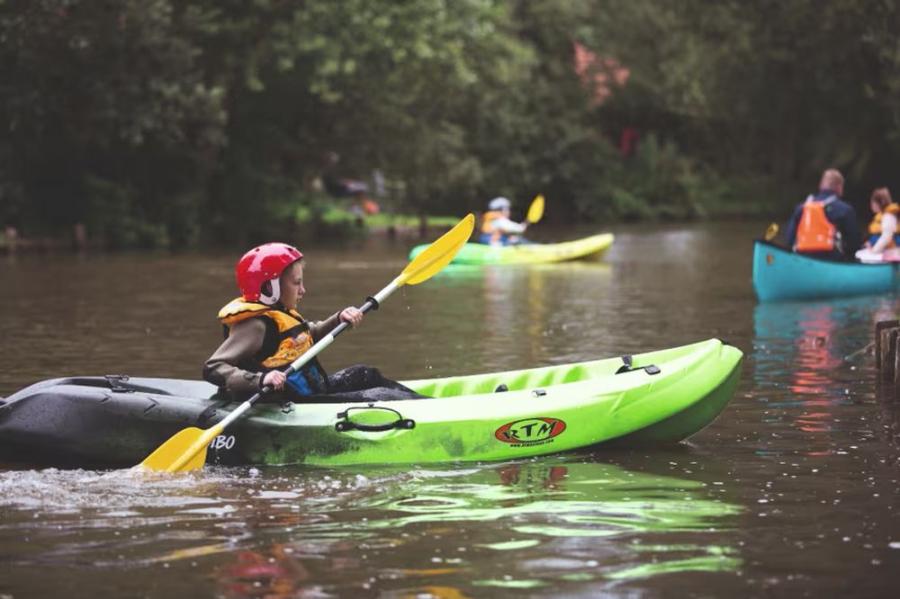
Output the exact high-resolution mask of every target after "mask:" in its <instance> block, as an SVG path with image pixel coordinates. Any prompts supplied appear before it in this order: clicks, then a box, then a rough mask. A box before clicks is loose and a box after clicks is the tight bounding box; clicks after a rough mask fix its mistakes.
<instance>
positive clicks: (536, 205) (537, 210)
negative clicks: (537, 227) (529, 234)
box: [525, 193, 544, 225]
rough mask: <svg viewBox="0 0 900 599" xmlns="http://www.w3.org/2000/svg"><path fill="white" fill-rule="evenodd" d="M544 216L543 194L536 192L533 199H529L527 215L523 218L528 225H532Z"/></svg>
mask: <svg viewBox="0 0 900 599" xmlns="http://www.w3.org/2000/svg"><path fill="white" fill-rule="evenodd" d="M543 216H544V195H543V194H540V193H539V194H537V195H536V196H534V199H533V200H531V206H529V207H528V215H527V216H526V217H525V220H526V221H527V222H528V224H529V225H533V224H535V223H536V222H538V221H539V220H541V218H543Z"/></svg>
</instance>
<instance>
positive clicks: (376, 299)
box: [216, 277, 402, 429]
mask: <svg viewBox="0 0 900 599" xmlns="http://www.w3.org/2000/svg"><path fill="white" fill-rule="evenodd" d="M401 279H402V277H397V278H396V279H394V280H393V281H391V282H390V284H388V285H387V286H386V287H385V288H384V289H382V290H381V291H379V292H378V293H376V294H375V295H374V296H373V297H370V298H368V299H367V300H366V301H365V303H364V304H363V305H362V306H360V307H359V311H360V312H362V313H363V314H365V313H366V312H369V311H370V310H377V309H378V306H379V305H380V304H381V302H382V301H384V300H385V299H387V297H388V296H389V295H391V294H392V293H393V292H394V291H396V290H397V288H398V287H400V285H401V284H402V280H401ZM348 328H350V324H349V323H346V322H341V323H340V324H339V325H337V326H336V327H334V329H332V331H331V332H330V333H328V334H327V335H325V336H324V337H322V338H321V339H319V340H318V341H317V342H316V344H315V345H313V346H312V347H311V348H309V351H307V352H305V353H304V354H303V355H302V356H300V357H299V358H297V359H296V360H294V361H293V362H292V363H291V365H290V366H289V367H288V369H287V370H285V371H284V374H285V376H290V375H291V374H293V373H295V372H297V371H298V370H300V369H301V368H303V366H305V365H306V363H307V362H309V361H310V360H312V359H313V358H315V357H316V356H318V355H319V354H320V353H322V352H323V351H324V350H325V349H326V348H328V346H329V345H331V344H332V343H334V340H335V339H336V338H337V336H338V335H340V334H341V333H343V332H344V331H346V330H347V329H348ZM272 390H273V387H272V386H271V385H266V386H264V387H263V388H262V389H260V391H259V393H257V394H255V395H254V396H253V397H251V398H250V399H248V400H247V401H245V402H244V403H242V404H241V405H239V406H238V407H237V408H235V409H234V410H233V411H232V412H231V413H230V414H228V416H226V417H225V418H223V419H222V420H221V421H220V422H219V423H218V424H217V425H216V426H217V427H219V428H221V429H224V428H225V427H226V426H228V425H229V424H231V423H232V422H234V421H235V420H237V419H238V418H240V417H241V415H242V414H243V413H244V412H246V411H247V410H249V409H250V408H252V407H253V404H255V403H256V402H257V401H259V398H260V397H262V396H263V395H266V394H268V393H270V392H271V391H272Z"/></svg>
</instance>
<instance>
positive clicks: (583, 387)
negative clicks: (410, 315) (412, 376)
mask: <svg viewBox="0 0 900 599" xmlns="http://www.w3.org/2000/svg"><path fill="white" fill-rule="evenodd" d="M741 361H742V353H741V352H740V350H738V349H737V348H735V347H732V346H730V345H727V344H725V343H723V342H721V341H719V340H717V339H710V340H707V341H702V342H699V343H694V344H691V345H686V346H682V347H676V348H672V349H666V350H661V351H655V352H650V353H645V354H639V355H634V356H624V357H618V358H610V359H604V360H595V361H590V362H581V363H576V364H565V365H559V366H545V367H541V368H533V369H528V370H516V371H509V372H495V373H488V374H476V375H469V376H454V377H447V378H439V379H423V380H414V381H406V382H405V384H406V385H408V386H409V387H411V388H412V389H414V390H416V391H417V392H419V393H420V394H422V395H426V396H428V397H427V398H426V399H405V400H396V401H381V402H347V401H346V400H344V401H342V402H334V400H333V398H331V399H330V398H328V396H322V397H320V398H315V400H313V401H308V402H304V403H287V404H283V405H281V404H257V405H256V406H254V407H253V409H252V411H251V412H249V413H248V415H247V416H246V417H244V418H243V419H240V420H238V421H236V422H235V423H234V424H233V425H232V426H231V427H229V428H228V429H226V431H225V432H224V433H223V434H222V435H220V436H219V437H217V438H216V439H214V440H213V442H212V443H211V445H210V450H209V452H208V453H207V461H208V463H213V464H215V463H218V464H224V465H240V464H271V465H279V464H311V465H320V466H342V465H355V464H387V463H395V464H396V463H402V464H406V463H437V462H457V461H462V462H467V461H482V460H510V459H515V458H526V457H531V456H538V455H544V454H551V453H559V452H565V451H573V450H579V449H587V448H594V447H598V446H606V445H618V446H643V445H648V444H660V443H676V442H678V441H681V440H683V439H686V438H687V437H689V436H691V435H693V434H694V433H696V432H697V431H699V430H700V429H702V428H703V427H705V426H706V425H707V424H709V423H710V422H712V421H713V420H714V419H715V418H716V416H718V414H719V413H720V412H721V411H722V410H723V409H724V408H725V406H726V405H727V404H728V402H729V401H730V400H731V397H732V395H733V394H734V391H735V387H736V386H737V383H738V380H739V377H740V366H741ZM237 405H238V404H237V403H236V402H229V401H228V400H227V399H223V398H221V397H220V396H218V395H217V389H216V388H215V387H213V386H211V385H209V384H207V383H204V382H199V381H185V380H173V379H151V378H122V377H72V378H63V379H53V380H49V381H44V382H41V383H36V384H34V385H31V386H29V387H27V388H25V389H23V390H21V391H19V392H18V393H16V394H14V395H12V396H10V397H9V398H8V399H7V400H6V402H5V403H4V404H3V405H0V458H2V459H4V460H7V461H8V460H11V459H12V460H16V461H29V462H39V463H43V464H50V465H56V466H76V467H88V466H98V465H103V466H133V465H135V464H138V463H140V462H141V461H142V460H143V459H144V458H146V457H147V455H149V454H150V453H151V452H152V451H153V450H154V449H156V448H157V447H158V446H159V445H160V444H162V443H163V442H164V441H165V440H166V439H168V438H169V437H171V436H172V435H173V434H175V433H176V432H178V431H179V430H182V429H183V428H186V427H189V426H199V427H201V428H206V427H209V426H210V425H211V424H212V423H215V422H218V421H219V420H221V419H222V418H224V417H225V415H227V414H228V412H229V411H230V410H232V409H234V408H235V407H237Z"/></svg>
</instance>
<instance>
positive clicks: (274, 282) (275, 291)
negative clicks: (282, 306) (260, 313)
mask: <svg viewBox="0 0 900 599" xmlns="http://www.w3.org/2000/svg"><path fill="white" fill-rule="evenodd" d="M268 290H271V291H270V292H269V293H267V291H268ZM279 299H281V283H280V282H279V281H278V278H277V277H276V278H274V279H269V280H268V281H266V282H265V283H263V286H262V289H260V291H259V301H261V302H262V303H264V304H265V305H267V306H274V305H275V304H277V303H278V300H279Z"/></svg>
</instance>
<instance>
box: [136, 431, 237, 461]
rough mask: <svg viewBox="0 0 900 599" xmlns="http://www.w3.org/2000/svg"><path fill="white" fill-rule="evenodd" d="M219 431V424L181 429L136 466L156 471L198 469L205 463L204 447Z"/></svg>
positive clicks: (205, 447)
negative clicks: (203, 428)
mask: <svg viewBox="0 0 900 599" xmlns="http://www.w3.org/2000/svg"><path fill="white" fill-rule="evenodd" d="M221 432H222V427H220V426H214V427H212V428H208V429H206V430H202V429H199V428H197V427H195V426H192V427H190V428H186V429H184V430H181V431H179V432H177V433H175V434H174V435H172V437H170V438H169V440H168V441H166V442H165V443H163V444H162V445H160V446H159V447H158V448H157V449H156V451H154V452H153V453H151V454H150V455H149V456H147V459H145V460H144V461H143V462H141V463H140V465H139V466H137V468H138V469H141V470H154V471H156V472H189V471H191V470H199V469H200V468H203V464H205V463H206V449H207V447H208V446H209V443H210V441H212V440H213V439H215V438H216V436H217V435H218V434H219V433H221Z"/></svg>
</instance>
